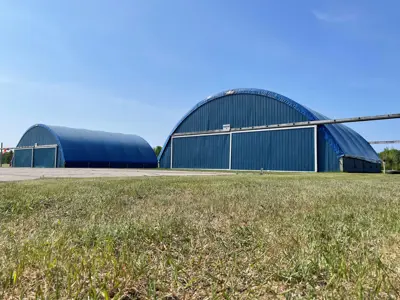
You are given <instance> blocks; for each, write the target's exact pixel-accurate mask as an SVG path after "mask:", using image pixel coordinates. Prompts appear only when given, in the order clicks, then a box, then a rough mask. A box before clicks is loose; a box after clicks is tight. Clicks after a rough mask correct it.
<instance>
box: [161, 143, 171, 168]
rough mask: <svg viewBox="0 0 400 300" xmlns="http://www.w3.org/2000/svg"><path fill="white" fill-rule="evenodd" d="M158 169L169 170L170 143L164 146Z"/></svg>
mask: <svg viewBox="0 0 400 300" xmlns="http://www.w3.org/2000/svg"><path fill="white" fill-rule="evenodd" d="M160 168H164V169H169V168H171V142H168V143H167V145H166V146H165V150H164V155H162V156H161V159H160Z"/></svg>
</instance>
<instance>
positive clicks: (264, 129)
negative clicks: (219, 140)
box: [171, 125, 316, 140]
mask: <svg viewBox="0 0 400 300" xmlns="http://www.w3.org/2000/svg"><path fill="white" fill-rule="evenodd" d="M315 126H316V125H309V126H302V127H285V128H262V129H254V130H243V131H231V132H215V133H199V134H191V135H177V136H172V137H171V140H172V139H181V138H190V137H199V136H210V135H228V134H231V135H232V134H241V133H249V132H260V131H274V130H296V129H297V130H298V129H303V128H315Z"/></svg>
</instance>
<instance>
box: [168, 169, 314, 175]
mask: <svg viewBox="0 0 400 300" xmlns="http://www.w3.org/2000/svg"><path fill="white" fill-rule="evenodd" d="M175 170H176V171H179V170H192V171H227V172H229V173H232V174H233V173H236V172H260V170H242V169H240V170H239V169H237V170H236V169H231V170H229V169H194V168H175ZM263 171H264V173H314V171H287V170H263Z"/></svg>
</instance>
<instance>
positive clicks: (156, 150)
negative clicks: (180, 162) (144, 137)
mask: <svg viewBox="0 0 400 300" xmlns="http://www.w3.org/2000/svg"><path fill="white" fill-rule="evenodd" d="M161 149H162V147H161V146H157V147H155V148H154V149H153V150H154V153H155V154H156V156H157V157H158V155H159V154H160V152H161Z"/></svg>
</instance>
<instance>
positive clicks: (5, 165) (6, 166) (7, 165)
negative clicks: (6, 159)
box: [2, 164, 10, 168]
mask: <svg viewBox="0 0 400 300" xmlns="http://www.w3.org/2000/svg"><path fill="white" fill-rule="evenodd" d="M2 167H3V168H8V167H10V164H2Z"/></svg>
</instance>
